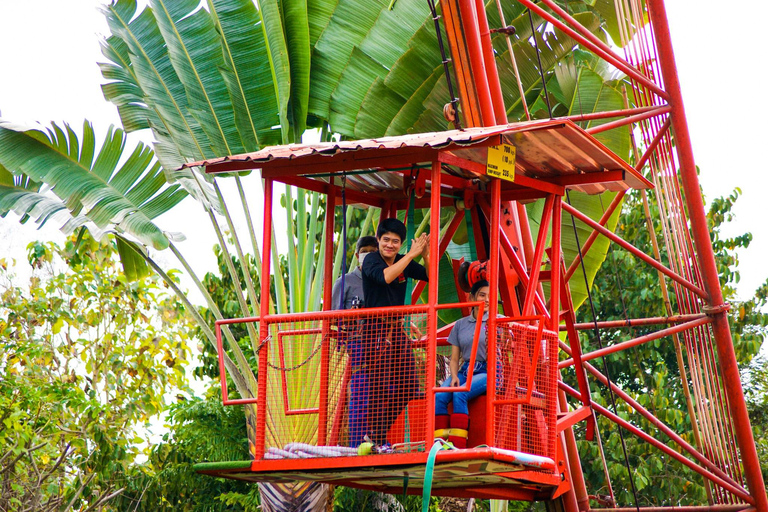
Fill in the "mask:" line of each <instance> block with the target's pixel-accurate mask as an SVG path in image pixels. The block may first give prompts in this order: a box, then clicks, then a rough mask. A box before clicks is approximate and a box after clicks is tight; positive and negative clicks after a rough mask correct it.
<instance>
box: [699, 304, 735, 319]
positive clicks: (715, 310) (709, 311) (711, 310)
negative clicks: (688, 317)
mask: <svg viewBox="0 0 768 512" xmlns="http://www.w3.org/2000/svg"><path fill="white" fill-rule="evenodd" d="M730 310H731V305H730V304H729V303H727V302H723V303H722V304H718V305H717V306H708V305H706V304H705V305H703V306H701V312H702V313H704V314H705V315H707V316H715V315H719V314H721V313H725V312H727V311H730Z"/></svg>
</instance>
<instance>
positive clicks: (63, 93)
mask: <svg viewBox="0 0 768 512" xmlns="http://www.w3.org/2000/svg"><path fill="white" fill-rule="evenodd" d="M100 3H101V2H100V1H99V0H72V1H68V2H63V1H61V0H35V1H29V2H19V1H14V0H0V37H1V38H2V42H3V45H2V50H0V112H1V113H2V117H3V118H5V119H7V120H11V121H14V122H23V123H33V122H35V121H40V122H42V123H43V124H45V125H47V124H48V123H49V121H51V120H54V121H57V122H61V121H67V122H69V123H70V124H72V125H73V126H74V127H75V129H76V131H78V132H79V131H80V125H81V124H82V121H83V119H84V118H87V119H89V120H91V121H92V122H94V123H95V125H96V128H97V130H99V131H102V132H103V131H104V130H106V128H107V127H108V126H109V124H116V125H119V119H118V116H117V111H116V109H115V108H114V107H113V106H112V105H111V104H110V103H107V102H106V101H105V100H104V99H103V96H102V94H101V89H100V84H101V83H102V77H101V74H100V72H99V69H98V67H97V65H96V62H97V61H101V60H104V59H103V58H102V56H101V53H100V49H99V35H100V34H106V33H107V32H108V31H107V27H106V22H105V21H104V17H103V15H102V14H101V13H100V12H99V11H98V5H99V4H100ZM694 5H695V8H692V6H694ZM723 5H724V4H723V3H722V2H715V1H714V0H700V1H698V2H690V1H684V0H669V1H668V5H667V12H668V15H669V19H670V26H671V30H672V38H673V43H674V45H675V52H676V57H677V66H678V71H679V74H680V81H681V84H682V89H683V95H684V99H685V106H686V111H687V116H688V123H689V127H690V131H691V136H692V139H693V144H694V152H695V155H696V161H697V164H698V165H699V166H700V168H701V172H702V174H701V181H702V183H703V186H704V192H705V194H706V196H707V197H708V198H714V197H718V196H720V195H724V194H728V193H730V191H731V190H732V189H733V188H734V187H737V186H738V187H741V189H742V191H743V196H742V198H740V199H739V201H738V204H737V208H736V214H737V225H736V226H735V227H734V228H733V229H732V231H731V234H740V233H743V232H746V231H751V232H752V233H753V235H754V241H753V245H752V247H751V248H750V250H749V251H747V252H745V253H744V254H743V255H742V257H741V265H740V267H739V268H740V270H741V273H742V282H741V285H740V286H739V292H740V294H741V295H742V297H748V296H749V295H751V294H752V293H753V291H754V290H755V289H756V288H757V287H758V286H759V285H760V284H761V283H762V282H763V281H764V280H765V278H766V277H768V266H766V265H765V264H764V260H763V255H764V254H766V253H767V252H768V224H766V223H765V222H764V221H763V217H764V207H762V206H761V204H764V202H765V199H764V198H763V194H765V188H764V186H765V185H766V178H765V176H766V174H767V173H766V171H768V168H767V167H768V164H766V161H765V160H764V159H763V158H761V157H760V156H759V155H760V150H761V149H760V148H761V147H762V144H764V143H765V141H766V140H768V129H767V128H766V124H765V121H764V120H765V119H768V115H767V114H768V103H766V102H764V101H761V100H760V99H759V98H760V97H761V96H760V95H759V94H758V93H759V91H760V90H762V84H763V81H764V79H765V78H766V72H765V71H764V65H763V64H762V61H761V58H760V57H759V55H761V54H762V52H761V50H762V49H764V47H765V46H764V41H763V32H762V30H763V29H762V27H760V26H759V25H758V24H759V23H760V21H761V20H764V19H766V18H768V16H767V15H768V3H764V2H761V1H756V0H752V1H749V2H742V3H740V4H739V7H740V8H739V9H732V8H727V7H724V6H723ZM139 137H140V136H136V135H134V136H131V139H130V140H129V147H130V146H131V145H132V144H133V143H135V141H136V140H139ZM141 137H144V139H145V141H146V142H150V141H151V139H150V137H149V136H148V135H141ZM259 188H260V187H259V186H258V185H257V184H256V183H255V182H253V186H252V187H251V190H254V191H255V190H257V189H259ZM187 206H188V207H187V208H185V209H183V211H180V212H177V213H176V214H175V215H174V216H173V217H171V218H163V219H162V222H161V224H162V226H163V227H164V228H165V229H168V230H169V231H182V232H184V233H185V234H186V235H187V237H188V241H187V242H184V243H183V244H182V245H181V248H182V251H184V253H185V254H187V255H191V256H190V259H191V260H192V261H193V265H194V266H195V268H196V269H197V270H198V271H199V272H200V273H201V275H202V273H204V272H205V271H207V270H212V269H213V265H214V263H215V262H214V259H213V256H212V251H211V247H212V245H213V244H214V243H215V239H214V238H213V235H212V234H210V231H211V230H210V229H208V228H207V224H208V221H207V218H205V217H204V216H203V215H202V214H201V213H200V212H199V209H198V208H196V207H195V205H194V204H192V201H188V202H187ZM251 208H252V210H256V211H258V203H255V204H252V205H251ZM199 225H205V226H206V229H204V230H200V229H197V226H199ZM57 233H58V232H57V231H56V230H55V229H50V228H47V227H46V228H45V229H44V230H43V236H46V237H53V238H57V237H60V235H58V234H57ZM40 236H41V233H40V232H38V231H36V230H35V226H33V225H29V226H23V227H22V226H20V225H19V224H18V223H17V219H16V218H15V217H13V216H12V215H11V216H9V217H8V218H7V219H0V258H2V257H8V256H14V257H16V258H23V255H24V247H25V246H26V245H27V244H28V243H29V242H30V241H31V240H34V239H37V238H39V237H40ZM169 263H170V264H171V265H173V266H175V267H178V266H179V265H178V264H177V263H176V262H174V261H169Z"/></svg>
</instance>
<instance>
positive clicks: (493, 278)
mask: <svg viewBox="0 0 768 512" xmlns="http://www.w3.org/2000/svg"><path fill="white" fill-rule="evenodd" d="M500 219H501V180H499V179H495V180H491V219H490V220H491V222H490V236H491V239H490V241H489V242H490V243H489V244H488V245H489V254H488V256H489V260H490V261H489V268H488V271H489V272H488V273H489V276H488V283H489V284H490V288H489V293H488V301H489V308H488V321H487V327H488V329H487V331H486V345H487V347H488V351H487V359H488V366H490V367H491V368H496V364H497V362H496V343H497V332H496V331H497V329H496V321H497V318H498V316H499V285H498V283H499V260H500V259H501V258H500V257H499V256H500V255H499V235H500V233H501V232H502V231H501V229H500V228H499V222H500ZM491 375H494V373H493V370H492V373H491ZM486 393H487V395H488V397H489V398H490V399H489V400H487V401H486V409H485V417H486V430H485V442H486V443H487V444H488V445H490V446H494V445H495V444H496V436H495V434H496V430H495V428H494V425H495V423H496V422H495V417H494V413H495V412H496V411H495V409H494V406H493V399H494V398H495V397H496V379H488V382H487V390H486Z"/></svg>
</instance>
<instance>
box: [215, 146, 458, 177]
mask: <svg viewBox="0 0 768 512" xmlns="http://www.w3.org/2000/svg"><path fill="white" fill-rule="evenodd" d="M456 147H460V146H456ZM442 149H446V148H442ZM437 153H438V149H436V148H432V147H419V148H371V149H362V150H358V151H349V152H347V153H343V154H341V155H338V154H337V155H334V156H333V157H331V156H329V155H322V154H314V155H307V156H302V157H301V158H294V159H287V158H281V159H277V160H269V161H266V162H231V163H232V164H237V165H240V166H242V167H241V169H261V175H262V177H264V178H280V177H282V176H285V175H288V174H293V175H298V174H304V175H306V174H325V173H330V172H340V171H357V170H360V169H386V168H394V167H407V166H410V165H413V164H420V163H427V162H433V161H434V160H435V159H436V158H437ZM223 165H225V164H216V165H215V167H214V170H212V171H208V172H211V173H216V172H220V171H219V170H218V169H219V168H220V166H223ZM237 165H236V166H235V167H237ZM232 170H237V169H229V171H232Z"/></svg>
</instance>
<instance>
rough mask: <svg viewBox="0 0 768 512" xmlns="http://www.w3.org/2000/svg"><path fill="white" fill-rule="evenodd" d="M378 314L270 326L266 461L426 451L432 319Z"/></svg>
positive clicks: (419, 313)
mask: <svg viewBox="0 0 768 512" xmlns="http://www.w3.org/2000/svg"><path fill="white" fill-rule="evenodd" d="M377 311H378V312H376V313H372V314H371V313H367V312H366V310H361V311H360V312H359V313H358V314H357V315H355V316H352V317H350V316H349V315H348V314H346V315H345V314H339V315H337V316H328V315H318V317H317V318H311V317H307V315H301V320H296V321H280V322H274V323H270V324H269V339H268V343H267V344H266V346H268V347H269V348H268V350H269V357H268V360H269V364H268V366H267V367H266V368H260V369H259V375H260V376H263V375H264V373H266V374H267V376H268V377H267V378H268V388H267V411H266V420H267V428H266V449H267V451H266V454H265V458H284V457H288V458H297V457H304V456H337V455H353V454H356V453H357V447H358V446H359V445H360V444H361V443H363V442H364V441H368V440H370V441H372V442H373V443H375V444H376V445H380V446H386V445H389V449H392V450H400V451H411V450H423V449H424V445H425V440H426V431H425V425H426V401H425V377H426V373H427V372H426V361H427V353H426V336H425V334H426V325H427V324H426V321H427V313H426V312H425V308H424V307H420V308H412V310H411V311H406V312H404V311H403V308H399V309H397V310H396V311H394V312H390V313H386V312H385V313H382V312H381V311H382V310H377ZM320 447H325V448H320ZM345 447H346V448H347V449H344V448H345Z"/></svg>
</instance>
